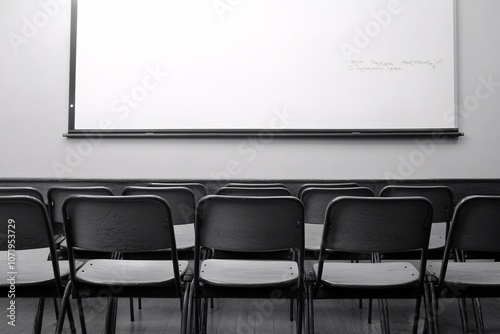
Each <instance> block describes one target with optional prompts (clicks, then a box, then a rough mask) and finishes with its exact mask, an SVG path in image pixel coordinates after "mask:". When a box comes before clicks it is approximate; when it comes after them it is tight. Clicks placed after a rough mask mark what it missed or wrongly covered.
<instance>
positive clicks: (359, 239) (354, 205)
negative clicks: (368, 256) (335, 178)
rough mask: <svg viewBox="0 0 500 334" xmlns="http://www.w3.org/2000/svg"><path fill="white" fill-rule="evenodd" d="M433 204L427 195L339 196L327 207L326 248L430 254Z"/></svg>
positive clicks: (323, 245) (348, 250)
mask: <svg viewBox="0 0 500 334" xmlns="http://www.w3.org/2000/svg"><path fill="white" fill-rule="evenodd" d="M431 224H432V204H431V202H430V201H429V200H428V199H426V198H424V197H391V198H379V197H372V198H370V197H338V198H336V199H335V200H333V201H332V202H331V203H330V204H329V205H328V208H327V212H326V218H325V224H324V230H323V237H322V242H321V251H320V257H321V256H322V254H324V253H325V249H331V250H336V251H344V252H354V253H390V252H402V251H410V250H422V251H423V253H425V256H426V253H427V248H428V244H429V237H430V228H431Z"/></svg>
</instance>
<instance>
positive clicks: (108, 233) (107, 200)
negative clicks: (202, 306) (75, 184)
mask: <svg viewBox="0 0 500 334" xmlns="http://www.w3.org/2000/svg"><path fill="white" fill-rule="evenodd" d="M63 214H64V228H65V231H66V239H67V244H68V255H69V257H70V259H72V258H73V248H74V247H76V248H79V249H83V250H89V251H98V252H108V253H113V252H120V253H127V252H133V253H139V252H150V251H155V250H165V249H171V250H172V254H173V255H172V256H173V257H174V255H175V258H176V256H177V255H176V247H175V246H176V245H175V236H174V230H173V225H172V219H171V216H170V209H169V207H168V204H167V202H166V201H165V200H164V199H163V198H161V197H159V196H153V195H144V196H95V195H94V196H91V195H72V196H69V197H67V198H66V199H65V201H64V203H63ZM146 222H147V223H146Z"/></svg>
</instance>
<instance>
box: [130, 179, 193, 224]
mask: <svg viewBox="0 0 500 334" xmlns="http://www.w3.org/2000/svg"><path fill="white" fill-rule="evenodd" d="M122 195H124V196H130V195H132V196H133V195H156V196H160V197H161V198H163V199H164V200H165V201H167V203H168V206H169V208H170V214H171V215H172V223H173V224H174V225H182V224H194V214H195V208H196V202H195V198H194V194H193V192H192V191H191V190H190V189H189V188H186V187H136V186H129V187H125V188H124V189H123V191H122Z"/></svg>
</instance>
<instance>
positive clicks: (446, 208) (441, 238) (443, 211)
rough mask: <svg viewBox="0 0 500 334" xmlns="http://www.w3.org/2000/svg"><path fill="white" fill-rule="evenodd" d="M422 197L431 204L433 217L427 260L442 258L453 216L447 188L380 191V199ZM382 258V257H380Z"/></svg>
mask: <svg viewBox="0 0 500 334" xmlns="http://www.w3.org/2000/svg"><path fill="white" fill-rule="evenodd" d="M405 196H422V197H425V198H427V199H428V200H429V201H431V203H432V207H433V216H432V228H431V238H430V241H429V253H428V258H429V259H441V258H442V257H443V252H444V245H445V242H446V235H447V233H448V230H449V226H450V220H451V216H452V214H453V193H452V191H451V189H450V188H449V187H447V186H440V185H439V186H396V185H392V186H386V187H384V188H383V189H382V190H381V191H380V197H405ZM396 255H397V256H398V257H399V258H407V259H408V258H418V254H415V253H414V254H413V256H412V254H409V253H403V254H385V257H386V258H387V257H390V258H395V256H396ZM382 258H384V255H382Z"/></svg>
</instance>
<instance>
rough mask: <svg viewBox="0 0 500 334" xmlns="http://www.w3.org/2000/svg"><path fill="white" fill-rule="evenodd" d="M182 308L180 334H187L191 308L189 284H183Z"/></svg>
mask: <svg viewBox="0 0 500 334" xmlns="http://www.w3.org/2000/svg"><path fill="white" fill-rule="evenodd" d="M182 298H183V301H182V308H181V334H187V333H188V323H189V309H190V307H191V305H190V303H191V284H190V283H189V282H187V283H185V288H184V295H183V296H182Z"/></svg>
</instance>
